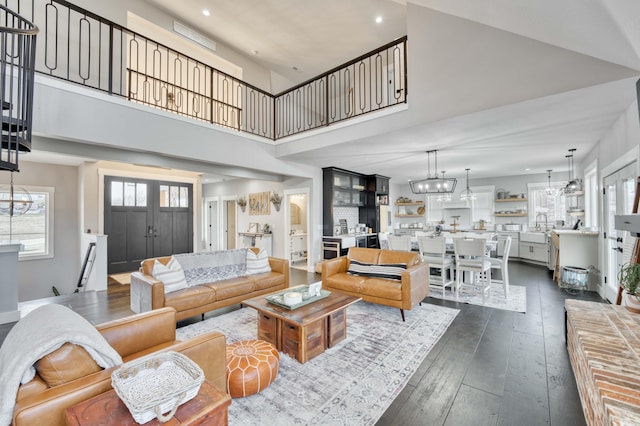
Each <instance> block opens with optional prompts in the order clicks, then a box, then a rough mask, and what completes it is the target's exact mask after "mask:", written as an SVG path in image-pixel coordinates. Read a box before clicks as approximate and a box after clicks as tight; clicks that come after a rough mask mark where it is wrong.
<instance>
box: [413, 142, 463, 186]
mask: <svg viewBox="0 0 640 426" xmlns="http://www.w3.org/2000/svg"><path fill="white" fill-rule="evenodd" d="M426 153H427V177H425V178H423V179H415V180H410V181H409V186H410V187H411V192H413V193H414V194H451V193H453V191H454V190H455V189H456V183H458V181H457V180H456V178H445V177H444V174H445V172H444V171H443V172H442V177H440V176H439V175H438V150H435V149H434V150H431V151H426ZM432 153H433V156H434V158H435V161H434V168H433V170H434V173H433V176H432V175H431V154H432Z"/></svg>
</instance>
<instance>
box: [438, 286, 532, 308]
mask: <svg viewBox="0 0 640 426" xmlns="http://www.w3.org/2000/svg"><path fill="white" fill-rule="evenodd" d="M429 296H430V297H435V298H436V299H445V300H453V301H455V300H456V293H455V292H454V291H452V290H450V289H449V288H447V289H446V290H445V292H444V297H442V290H441V289H439V288H432V289H430V290H429ZM459 302H462V303H469V304H471V305H480V306H486V307H488V308H495V309H503V310H505V311H515V312H525V313H526V312H527V288H526V287H523V286H518V285H510V286H509V296H508V297H507V298H506V299H505V297H504V289H503V288H502V283H491V297H490V298H489V297H488V295H487V296H486V297H485V303H484V305H483V304H482V293H480V289H474V288H473V287H472V286H470V285H465V286H462V288H461V289H460V299H459Z"/></svg>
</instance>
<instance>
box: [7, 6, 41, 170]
mask: <svg viewBox="0 0 640 426" xmlns="http://www.w3.org/2000/svg"><path fill="white" fill-rule="evenodd" d="M36 34H38V28H37V27H36V26H35V25H34V24H33V23H31V22H29V21H27V20H26V19H24V18H23V17H21V16H20V15H18V14H16V13H15V12H13V11H11V10H9V9H7V8H6V7H4V6H2V5H0V103H1V105H2V108H1V109H2V114H1V115H0V122H1V123H2V141H1V143H0V170H11V171H16V170H18V155H19V153H20V151H30V150H31V128H32V125H31V124H32V118H33V115H32V111H33V84H34V81H33V75H34V59H35V48H36Z"/></svg>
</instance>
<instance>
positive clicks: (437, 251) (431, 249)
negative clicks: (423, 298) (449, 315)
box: [418, 237, 455, 297]
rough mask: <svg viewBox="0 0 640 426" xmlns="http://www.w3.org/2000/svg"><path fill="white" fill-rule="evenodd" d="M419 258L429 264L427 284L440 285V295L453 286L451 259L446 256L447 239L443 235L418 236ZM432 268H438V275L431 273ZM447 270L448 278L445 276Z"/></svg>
mask: <svg viewBox="0 0 640 426" xmlns="http://www.w3.org/2000/svg"><path fill="white" fill-rule="evenodd" d="M418 247H419V250H420V258H421V259H422V261H423V262H425V263H428V264H429V286H430V287H431V286H433V287H441V288H442V297H444V291H445V289H446V288H447V287H453V284H454V283H455V282H454V281H453V277H454V273H453V259H451V257H449V256H447V241H446V238H444V237H418ZM432 268H440V277H439V278H438V277H437V276H435V275H431V269H432ZM447 270H449V274H450V278H447Z"/></svg>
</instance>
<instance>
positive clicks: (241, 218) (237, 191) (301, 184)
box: [202, 169, 322, 266]
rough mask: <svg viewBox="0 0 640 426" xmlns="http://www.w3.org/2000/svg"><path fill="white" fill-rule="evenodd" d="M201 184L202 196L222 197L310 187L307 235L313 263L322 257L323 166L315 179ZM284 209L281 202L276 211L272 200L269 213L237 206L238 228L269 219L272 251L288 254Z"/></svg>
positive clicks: (278, 254) (246, 195) (267, 221)
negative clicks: (260, 213) (257, 212)
mask: <svg viewBox="0 0 640 426" xmlns="http://www.w3.org/2000/svg"><path fill="white" fill-rule="evenodd" d="M202 188H203V189H202V196H203V199H208V198H212V197H219V199H220V200H222V198H223V197H240V196H244V197H247V198H248V195H249V194H250V193H254V192H264V191H270V192H273V191H276V192H278V193H279V194H280V195H281V196H282V195H283V194H284V190H285V189H291V188H295V189H309V198H308V200H307V202H308V206H309V222H310V223H309V226H308V228H307V233H308V236H307V238H308V239H309V241H310V248H311V250H310V251H311V253H310V259H311V262H310V264H311V266H313V265H314V264H315V262H318V261H319V260H320V243H321V237H322V170H321V169H317V171H316V176H315V179H300V178H292V179H287V180H286V181H284V182H282V183H279V184H276V183H273V182H265V181H259V180H234V181H228V182H219V183H212V184H205V185H203V186H202ZM218 205H219V206H222V203H219V204H218ZM284 211H285V208H284V206H282V207H281V208H280V211H279V212H276V211H275V209H274V208H273V204H271V205H270V214H268V215H261V216H254V215H251V216H250V215H249V208H248V207H247V209H246V210H245V212H244V213H243V212H242V211H241V210H240V209H239V208H238V211H237V213H238V221H237V227H238V232H246V231H247V230H248V228H249V223H254V222H258V223H259V224H260V226H261V227H262V225H264V224H265V223H268V224H269V225H270V226H271V230H272V231H271V232H272V233H273V255H274V256H275V257H285V245H286V244H288V243H289V239H288V238H289V237H288V235H285V219H286V220H288V218H285V217H284ZM305 213H306V212H305Z"/></svg>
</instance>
